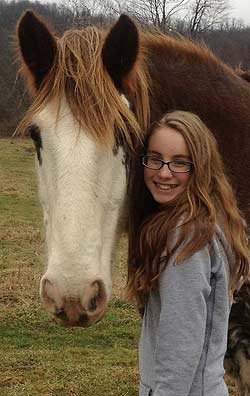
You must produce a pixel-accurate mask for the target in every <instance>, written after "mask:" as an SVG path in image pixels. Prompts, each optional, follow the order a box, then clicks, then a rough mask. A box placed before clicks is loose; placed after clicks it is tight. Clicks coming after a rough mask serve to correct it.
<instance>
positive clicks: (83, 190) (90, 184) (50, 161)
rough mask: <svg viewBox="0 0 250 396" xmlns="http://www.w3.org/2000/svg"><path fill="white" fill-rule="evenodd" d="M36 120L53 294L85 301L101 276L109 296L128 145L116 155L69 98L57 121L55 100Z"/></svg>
mask: <svg viewBox="0 0 250 396" xmlns="http://www.w3.org/2000/svg"><path fill="white" fill-rule="evenodd" d="M33 121H34V123H35V124H37V126H38V127H39V128H40V131H41V138H42V145H43V148H42V150H41V156H42V165H41V166H39V165H37V169H38V180H39V193H40V199H41V204H42V207H43V212H44V221H45V225H46V242H47V251H48V269H47V272H46V274H45V276H46V278H49V280H50V281H51V282H52V283H53V284H54V286H55V288H56V290H57V293H56V294H57V295H56V298H55V295H54V300H55V302H56V304H57V305H60V304H61V302H62V301H63V299H65V298H66V299H67V298H69V299H78V300H79V301H81V302H83V301H84V299H85V295H84V290H85V287H87V285H89V284H90V283H91V282H93V281H94V280H96V279H101V280H102V281H103V282H104V284H105V289H106V293H107V296H108V298H109V297H110V294H111V268H110V267H111V255H112V251H113V249H114V242H115V241H116V240H117V235H116V234H117V224H118V221H119V218H120V216H121V214H122V213H121V212H122V210H123V208H124V200H125V194H126V175H125V167H124V165H123V163H122V162H123V151H122V150H121V149H120V150H119V152H118V154H117V155H116V156H114V154H113V152H112V150H110V151H108V150H105V149H103V148H101V147H98V146H97V145H96V144H95V143H94V142H93V141H92V140H91V139H90V138H89V137H88V136H87V135H86V134H85V133H84V131H82V130H80V129H79V126H78V124H77V123H76V122H75V120H74V118H73V116H72V114H71V112H70V110H69V108H68V105H67V104H66V102H65V101H64V102H63V104H62V106H61V109H60V113H59V117H58V120H57V121H56V109H55V108H54V107H53V105H52V104H48V105H47V106H46V108H45V109H44V110H43V111H42V112H41V113H40V114H38V115H37V116H36V117H35V119H34V120H33ZM55 288H54V291H55ZM47 291H48V292H49V288H48V290H47ZM54 294H55V293H54Z"/></svg>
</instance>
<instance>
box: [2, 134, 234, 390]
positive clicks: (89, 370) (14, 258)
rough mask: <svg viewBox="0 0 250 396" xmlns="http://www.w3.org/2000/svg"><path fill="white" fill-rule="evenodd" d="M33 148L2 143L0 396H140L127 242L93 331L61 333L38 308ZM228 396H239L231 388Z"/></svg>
mask: <svg viewBox="0 0 250 396" xmlns="http://www.w3.org/2000/svg"><path fill="white" fill-rule="evenodd" d="M34 155H35V154H34V150H33V148H32V145H31V143H30V142H29V141H28V140H14V141H13V140H10V139H0V276H1V286H0V340H1V347H0V372H1V376H0V395H1V396H41V395H42V396H83V395H84V396H93V395H96V396H99V395H103V394H105V395H108V396H135V395H138V368H137V366H138V361H137V347H138V339H139V332H140V321H139V318H138V315H137V314H136V312H135V310H134V309H133V307H131V306H130V305H129V304H126V303H125V301H124V300H123V299H122V297H121V294H120V291H121V289H122V286H123V284H124V280H125V265H126V239H125V238H123V239H122V240H121V243H120V248H119V250H118V252H117V258H116V264H115V268H116V270H115V273H114V297H113V299H112V300H111V302H110V307H109V311H108V314H107V316H106V317H105V319H103V320H102V321H101V322H100V323H98V324H96V325H95V326H94V327H92V328H88V329H81V328H63V327H60V326H59V325H58V324H56V323H55V322H54V321H53V320H52V319H51V318H50V317H49V316H48V315H47V313H46V312H45V310H44V309H43V307H42V306H41V303H40V299H39V296H38V290H39V280H40V277H41V274H42V273H43V240H42V236H41V232H40V230H41V229H42V216H41V210H40V206H39V203H38V198H37V192H36V176H35V172H34ZM230 396H237V393H236V391H235V388H234V387H233V385H232V384H231V385H230Z"/></svg>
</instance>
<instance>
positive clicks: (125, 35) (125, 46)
mask: <svg viewBox="0 0 250 396" xmlns="http://www.w3.org/2000/svg"><path fill="white" fill-rule="evenodd" d="M138 52H139V32H138V30H137V27H136V26H135V24H134V22H133V21H132V20H131V19H130V18H129V17H128V16H127V15H124V14H123V15H121V16H120V18H119V19H118V21H117V22H116V24H115V25H114V26H113V28H112V29H111V30H110V32H109V34H108V36H107V38H106V40H105V42H104V45H103V49H102V59H103V64H104V66H105V67H106V70H107V71H108V73H109V75H110V77H111V78H112V80H113V82H114V84H115V86H116V87H117V88H118V89H122V82H123V79H124V78H126V77H127V75H128V73H129V72H130V71H131V70H132V68H133V66H134V64H135V62H136V59H137V55H138Z"/></svg>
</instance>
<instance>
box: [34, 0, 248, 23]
mask: <svg viewBox="0 0 250 396" xmlns="http://www.w3.org/2000/svg"><path fill="white" fill-rule="evenodd" d="M40 1H41V2H43V3H55V2H56V3H60V2H61V1H62V0H40ZM230 3H231V6H232V10H231V17H233V18H236V19H242V20H243V22H244V23H245V24H246V25H250V0H230Z"/></svg>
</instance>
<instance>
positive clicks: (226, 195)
mask: <svg viewBox="0 0 250 396" xmlns="http://www.w3.org/2000/svg"><path fill="white" fill-rule="evenodd" d="M166 126H167V127H170V128H173V129H174V130H176V131H178V132H179V133H180V134H181V135H182V136H183V137H184V139H185V142H186V144H187V147H188V150H189V154H190V157H191V160H192V162H193V164H194V171H193V174H192V175H191V177H190V179H189V182H188V184H187V189H186V191H184V193H182V194H181V195H180V196H178V197H177V198H176V199H175V200H174V201H173V202H170V203H169V204H166V205H161V206H158V205H156V204H155V202H152V197H150V196H149V194H148V192H147V191H146V189H145V186H144V187H143V188H142V190H141V194H144V205H145V207H146V208H147V209H146V210H145V209H144V212H143V213H141V214H140V215H139V221H138V220H137V221H133V216H135V217H136V216H137V219H138V214H137V215H136V214H135V213H133V208H132V212H131V214H130V235H131V237H130V241H129V263H128V281H127V296H128V298H129V299H130V300H137V302H139V305H141V304H144V303H145V300H146V299H147V296H148V294H149V292H150V291H151V290H152V289H154V288H156V287H157V284H158V278H159V275H160V273H161V272H162V271H163V270H164V269H165V267H166V265H167V261H168V259H169V258H170V256H172V255H173V254H174V253H176V262H177V263H180V262H181V261H183V260H185V259H186V258H188V257H190V256H191V255H192V254H194V253H195V252H196V251H198V250H200V249H202V248H203V247H204V246H206V245H207V244H208V243H209V242H210V241H211V240H212V239H213V237H214V233H215V225H216V223H218V224H219V225H220V226H221V228H222V230H223V233H224V234H225V237H226V239H227V241H228V243H229V245H230V247H231V249H232V251H233V254H234V258H235V260H234V264H233V266H232V267H231V268H230V270H231V279H230V289H231V290H233V289H235V287H236V285H237V283H238V281H239V279H240V277H243V278H244V279H245V278H246V277H247V275H248V274H249V259H250V250H249V243H248V239H247V235H246V225H245V221H244V219H243V217H242V216H241V213H240V211H239V209H238V206H237V202H236V199H235V196H234V193H233V190H232V187H231V185H230V183H229V181H228V179H227V176H226V174H225V170H224V166H223V163H222V160H221V157H220V154H219V151H218V147H217V143H216V140H215V138H214V136H213V135H212V133H211V132H210V130H209V129H208V128H207V127H206V125H205V124H204V123H203V122H202V121H201V120H200V118H199V117H198V116H196V115H195V114H193V113H190V112H186V111H173V112H171V113H167V114H166V115H164V117H162V118H161V120H160V121H158V122H156V123H155V124H153V126H152V128H151V131H150V133H149V136H148V138H147V141H149V139H150V137H151V136H152V134H154V132H155V131H156V130H158V129H159V128H163V127H166ZM146 145H147V142H146ZM140 178H141V179H142V178H143V172H141V175H140ZM143 184H144V182H143ZM130 193H131V194H132V195H133V191H131V192H130ZM137 193H138V191H137ZM133 198H134V199H135V200H137V199H139V198H138V197H137V196H134V197H132V198H131V199H133ZM141 199H142V196H140V200H141ZM141 205H142V203H141ZM133 207H134V208H137V210H138V205H137V206H136V205H134V206H133ZM180 219H181V226H180V227H179V229H180V232H179V233H178V238H177V241H176V243H175V244H174V245H173V241H172V236H173V235H176V233H175V230H176V228H177V226H178V224H180ZM187 235H192V238H190V239H188V240H187V238H186V236H187ZM163 251H164V252H166V256H164V258H165V260H164V262H163V261H162V260H161V255H162V253H163Z"/></svg>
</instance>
